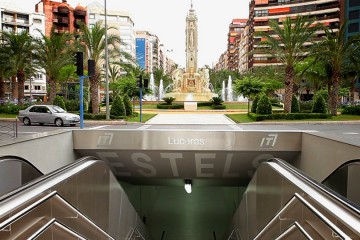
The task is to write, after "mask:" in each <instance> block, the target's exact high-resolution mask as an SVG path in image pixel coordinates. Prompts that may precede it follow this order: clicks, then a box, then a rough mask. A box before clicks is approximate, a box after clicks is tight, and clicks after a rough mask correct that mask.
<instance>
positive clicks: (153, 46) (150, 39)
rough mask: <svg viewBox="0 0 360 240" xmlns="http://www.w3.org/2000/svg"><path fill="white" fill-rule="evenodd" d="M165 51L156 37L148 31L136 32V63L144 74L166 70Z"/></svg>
mask: <svg viewBox="0 0 360 240" xmlns="http://www.w3.org/2000/svg"><path fill="white" fill-rule="evenodd" d="M165 51H166V50H165V48H164V46H163V44H160V40H159V38H158V37H157V36H156V35H154V34H152V33H150V32H148V31H136V61H137V63H138V65H139V66H140V67H141V68H142V69H145V72H148V73H151V72H154V71H155V69H164V70H165V69H166V54H165Z"/></svg>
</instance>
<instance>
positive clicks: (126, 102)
mask: <svg viewBox="0 0 360 240" xmlns="http://www.w3.org/2000/svg"><path fill="white" fill-rule="evenodd" d="M123 101H124V106H125V111H126V116H132V114H133V109H132V105H131V101H130V97H129V96H128V95H126V94H125V95H124V97H123Z"/></svg>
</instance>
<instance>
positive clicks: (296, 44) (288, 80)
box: [259, 16, 318, 113]
mask: <svg viewBox="0 0 360 240" xmlns="http://www.w3.org/2000/svg"><path fill="white" fill-rule="evenodd" d="M269 26H270V28H271V29H272V31H271V32H260V34H259V35H260V36H261V37H262V38H264V39H265V40H264V41H262V42H260V44H259V45H261V46H263V47H262V48H261V49H260V50H259V51H262V52H265V53H267V54H270V55H271V56H274V57H276V58H277V60H278V61H279V62H280V63H282V64H283V65H284V66H285V102H284V110H285V112H287V113H290V112H291V99H292V94H293V86H294V78H295V70H294V67H295V65H296V63H297V62H299V61H301V59H303V56H304V55H305V54H306V52H307V51H308V49H307V47H306V46H305V43H306V42H311V39H312V38H313V37H314V35H315V31H316V30H317V29H318V26H317V25H316V26H314V21H313V20H312V19H309V18H308V17H304V16H297V17H296V18H295V19H294V20H293V19H291V18H290V17H287V18H286V19H285V20H284V21H283V22H281V23H279V22H277V21H275V20H270V21H269Z"/></svg>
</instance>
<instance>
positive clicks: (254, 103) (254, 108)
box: [251, 94, 260, 113]
mask: <svg viewBox="0 0 360 240" xmlns="http://www.w3.org/2000/svg"><path fill="white" fill-rule="evenodd" d="M259 100H260V95H259V94H258V95H256V97H255V99H254V101H253V102H252V104H251V112H252V113H256V108H257V105H258V102H259Z"/></svg>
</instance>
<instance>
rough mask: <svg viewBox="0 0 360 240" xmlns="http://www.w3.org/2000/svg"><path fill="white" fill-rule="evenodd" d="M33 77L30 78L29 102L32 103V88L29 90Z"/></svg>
mask: <svg viewBox="0 0 360 240" xmlns="http://www.w3.org/2000/svg"><path fill="white" fill-rule="evenodd" d="M32 80H33V78H32V77H31V78H30V103H32V90H31V88H32V87H31V82H32Z"/></svg>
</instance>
